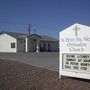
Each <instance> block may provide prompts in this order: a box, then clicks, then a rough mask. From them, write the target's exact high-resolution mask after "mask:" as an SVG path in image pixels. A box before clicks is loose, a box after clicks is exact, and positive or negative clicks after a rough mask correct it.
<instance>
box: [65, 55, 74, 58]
mask: <svg viewBox="0 0 90 90" xmlns="http://www.w3.org/2000/svg"><path fill="white" fill-rule="evenodd" d="M66 57H69V58H75V55H66Z"/></svg>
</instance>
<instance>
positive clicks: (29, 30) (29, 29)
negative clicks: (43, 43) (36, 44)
mask: <svg viewBox="0 0 90 90" xmlns="http://www.w3.org/2000/svg"><path fill="white" fill-rule="evenodd" d="M28 34H29V35H30V34H31V24H29V26H28Z"/></svg>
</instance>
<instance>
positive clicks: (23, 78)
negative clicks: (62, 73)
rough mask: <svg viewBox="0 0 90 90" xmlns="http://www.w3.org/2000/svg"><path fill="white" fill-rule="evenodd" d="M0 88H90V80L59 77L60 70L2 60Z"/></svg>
mask: <svg viewBox="0 0 90 90" xmlns="http://www.w3.org/2000/svg"><path fill="white" fill-rule="evenodd" d="M0 90H90V81H89V80H83V79H76V78H68V77H62V78H61V79H59V78H58V72H55V71H50V70H47V69H43V68H38V67H35V66H31V65H28V64H24V63H20V62H17V61H8V60H0Z"/></svg>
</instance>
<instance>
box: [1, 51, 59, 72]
mask: <svg viewBox="0 0 90 90" xmlns="http://www.w3.org/2000/svg"><path fill="white" fill-rule="evenodd" d="M0 59H6V60H14V61H18V62H22V63H26V64H30V65H34V66H38V67H42V68H46V69H49V70H53V71H58V70H59V53H57V52H40V53H0Z"/></svg>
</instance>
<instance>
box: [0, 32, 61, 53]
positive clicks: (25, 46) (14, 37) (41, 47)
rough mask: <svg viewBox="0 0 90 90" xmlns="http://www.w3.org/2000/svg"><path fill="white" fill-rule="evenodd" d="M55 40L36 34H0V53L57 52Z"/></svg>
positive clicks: (57, 46) (57, 45)
mask: <svg viewBox="0 0 90 90" xmlns="http://www.w3.org/2000/svg"><path fill="white" fill-rule="evenodd" d="M58 49H59V42H58V40H57V39H55V38H53V37H50V36H46V35H37V34H31V35H28V34H22V33H16V32H4V31H3V32H0V52H15V53H16V52H58Z"/></svg>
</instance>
